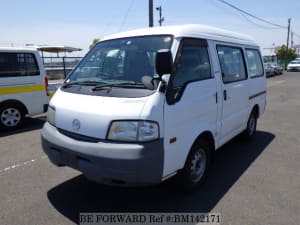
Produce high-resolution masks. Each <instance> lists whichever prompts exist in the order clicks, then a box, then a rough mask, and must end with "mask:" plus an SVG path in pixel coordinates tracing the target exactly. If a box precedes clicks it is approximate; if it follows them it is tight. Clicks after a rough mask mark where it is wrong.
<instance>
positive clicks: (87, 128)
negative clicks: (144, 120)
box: [50, 90, 149, 139]
mask: <svg viewBox="0 0 300 225" xmlns="http://www.w3.org/2000/svg"><path fill="white" fill-rule="evenodd" d="M148 98H149V97H141V98H115V97H103V96H91V95H83V94H74V93H68V92H63V91H61V90H58V91H57V93H56V94H55V95H54V96H53V98H52V99H51V102H50V105H52V106H54V107H55V110H56V114H55V119H56V127H57V128H61V129H63V130H67V131H70V132H73V133H77V134H80V135H85V136H89V137H95V138H99V139H105V138H106V135H107V131H108V128H109V125H110V123H111V121H112V120H128V119H135V120H136V119H140V115H141V112H142V110H143V107H144V105H145V103H146V102H147V99H148ZM74 120H78V121H79V123H80V128H78V126H77V129H76V126H73V121H74ZM78 121H77V123H78Z"/></svg>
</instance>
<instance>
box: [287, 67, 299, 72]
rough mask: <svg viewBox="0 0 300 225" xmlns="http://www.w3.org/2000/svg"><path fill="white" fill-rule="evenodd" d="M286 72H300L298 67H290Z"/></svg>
mask: <svg viewBox="0 0 300 225" xmlns="http://www.w3.org/2000/svg"><path fill="white" fill-rule="evenodd" d="M287 71H289V72H293V71H295V72H299V71H300V67H290V68H287Z"/></svg>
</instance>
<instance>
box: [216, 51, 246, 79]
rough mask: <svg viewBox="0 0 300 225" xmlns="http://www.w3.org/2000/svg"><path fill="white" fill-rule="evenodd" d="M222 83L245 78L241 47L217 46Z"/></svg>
mask: <svg viewBox="0 0 300 225" xmlns="http://www.w3.org/2000/svg"><path fill="white" fill-rule="evenodd" d="M217 51H218V56H219V60H220V65H221V70H222V77H223V82H224V83H231V82H237V81H241V80H245V79H247V73H246V69H245V62H244V58H243V52H242V49H241V48H237V47H230V46H217Z"/></svg>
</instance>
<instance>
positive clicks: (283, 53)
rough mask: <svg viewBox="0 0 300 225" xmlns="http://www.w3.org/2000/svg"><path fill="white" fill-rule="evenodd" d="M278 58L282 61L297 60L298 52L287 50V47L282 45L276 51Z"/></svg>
mask: <svg viewBox="0 0 300 225" xmlns="http://www.w3.org/2000/svg"><path fill="white" fill-rule="evenodd" d="M275 53H276V56H277V58H278V59H280V60H285V59H287V60H289V61H290V60H294V59H296V58H297V54H296V50H295V49H292V48H289V49H286V46H285V45H281V46H280V47H279V48H278V49H277V50H276V52H275Z"/></svg>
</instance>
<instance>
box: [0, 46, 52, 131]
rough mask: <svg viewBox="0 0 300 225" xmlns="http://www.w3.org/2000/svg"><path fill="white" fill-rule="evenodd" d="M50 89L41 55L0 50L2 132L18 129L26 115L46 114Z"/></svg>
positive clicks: (0, 113)
mask: <svg viewBox="0 0 300 225" xmlns="http://www.w3.org/2000/svg"><path fill="white" fill-rule="evenodd" d="M47 86H48V80H47V77H46V74H45V70H44V67H43V64H42V61H41V58H40V55H39V53H38V51H36V50H30V49H27V48H24V49H22V48H0V129H14V128H17V127H19V126H21V125H22V122H23V119H24V117H25V116H26V115H29V116H30V115H35V114H40V113H43V112H46V111H47V106H48V102H49V97H48V96H47V95H48V93H47Z"/></svg>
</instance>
